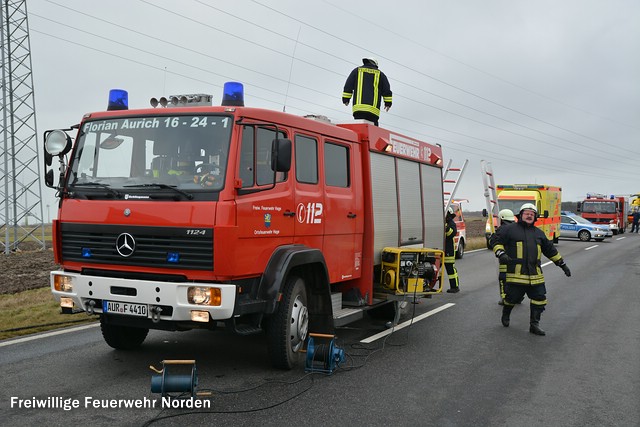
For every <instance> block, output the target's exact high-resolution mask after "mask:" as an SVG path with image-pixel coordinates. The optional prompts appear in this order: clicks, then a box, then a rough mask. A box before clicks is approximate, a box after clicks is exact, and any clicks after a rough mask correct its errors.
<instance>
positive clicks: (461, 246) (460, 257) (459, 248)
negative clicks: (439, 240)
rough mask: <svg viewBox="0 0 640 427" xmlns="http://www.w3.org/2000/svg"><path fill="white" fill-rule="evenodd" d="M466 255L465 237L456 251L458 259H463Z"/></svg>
mask: <svg viewBox="0 0 640 427" xmlns="http://www.w3.org/2000/svg"><path fill="white" fill-rule="evenodd" d="M463 256H464V239H460V242H459V243H458V250H457V251H456V259H462V257H463Z"/></svg>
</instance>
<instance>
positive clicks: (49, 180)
mask: <svg viewBox="0 0 640 427" xmlns="http://www.w3.org/2000/svg"><path fill="white" fill-rule="evenodd" d="M44 184H45V185H46V186H47V187H49V188H53V170H52V169H49V170H48V171H46V172H45V174H44Z"/></svg>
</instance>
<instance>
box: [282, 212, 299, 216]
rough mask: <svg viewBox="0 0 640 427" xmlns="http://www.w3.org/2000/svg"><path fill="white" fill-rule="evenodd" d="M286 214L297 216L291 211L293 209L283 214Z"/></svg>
mask: <svg viewBox="0 0 640 427" xmlns="http://www.w3.org/2000/svg"><path fill="white" fill-rule="evenodd" d="M283 215H284V216H296V213H295V212H291V211H285V213H284V214H283Z"/></svg>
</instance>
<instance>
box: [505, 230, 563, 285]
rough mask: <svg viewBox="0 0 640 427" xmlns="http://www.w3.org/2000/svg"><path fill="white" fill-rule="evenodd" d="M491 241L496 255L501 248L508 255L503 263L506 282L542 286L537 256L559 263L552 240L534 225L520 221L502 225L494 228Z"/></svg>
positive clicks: (560, 259)
mask: <svg viewBox="0 0 640 427" xmlns="http://www.w3.org/2000/svg"><path fill="white" fill-rule="evenodd" d="M493 243H494V246H493V252H494V253H495V254H496V256H498V254H499V251H505V252H506V254H507V255H508V256H509V258H510V260H509V262H507V276H506V281H507V283H513V284H516V285H543V284H544V276H543V274H542V267H541V264H540V258H541V255H544V256H546V257H547V258H549V259H550V260H551V261H552V262H553V263H554V264H556V265H561V264H563V260H562V256H561V255H560V253H558V250H557V249H556V247H555V246H554V245H553V242H552V241H551V240H549V239H547V236H546V235H545V234H544V232H543V231H542V230H540V229H539V228H538V227H536V226H535V225H529V224H526V223H524V222H514V223H512V224H506V225H503V226H501V227H500V228H499V229H498V230H497V232H496V234H495V239H494V242H493Z"/></svg>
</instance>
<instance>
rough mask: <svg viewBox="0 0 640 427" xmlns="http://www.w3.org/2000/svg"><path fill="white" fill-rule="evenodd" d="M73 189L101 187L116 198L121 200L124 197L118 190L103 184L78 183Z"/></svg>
mask: <svg viewBox="0 0 640 427" xmlns="http://www.w3.org/2000/svg"><path fill="white" fill-rule="evenodd" d="M72 187H100V188H104V189H105V190H107V191H108V192H109V193H111V194H113V196H114V197H117V198H120V197H122V195H121V194H120V192H119V191H118V190H114V189H113V188H111V187H110V186H109V185H108V184H103V183H102V182H76V183H75V184H73V185H72Z"/></svg>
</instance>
